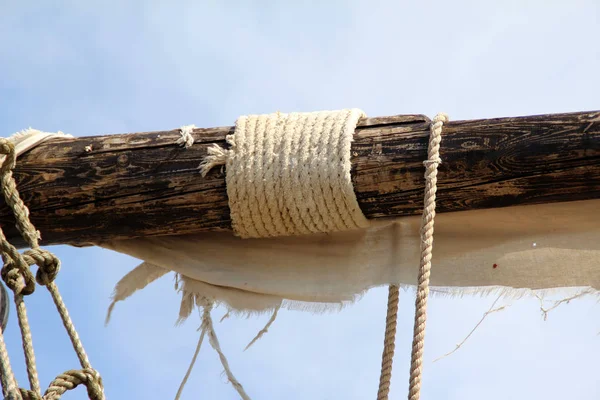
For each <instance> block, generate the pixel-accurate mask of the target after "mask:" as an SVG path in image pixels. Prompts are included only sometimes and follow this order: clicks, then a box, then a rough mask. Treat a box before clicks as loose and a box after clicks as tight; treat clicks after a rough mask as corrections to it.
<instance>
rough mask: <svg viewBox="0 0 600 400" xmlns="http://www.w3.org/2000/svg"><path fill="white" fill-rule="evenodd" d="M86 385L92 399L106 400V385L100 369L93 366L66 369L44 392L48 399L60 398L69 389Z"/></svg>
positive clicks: (45, 397) (56, 399)
mask: <svg viewBox="0 0 600 400" xmlns="http://www.w3.org/2000/svg"><path fill="white" fill-rule="evenodd" d="M82 384H83V385H85V387H86V388H87V392H88V397H89V398H90V400H104V387H103V385H102V378H101V377H100V374H99V373H98V371H96V370H95V369H92V368H85V369H80V370H73V369H72V370H69V371H65V372H63V373H62V374H60V375H59V376H57V377H56V378H55V379H54V380H53V381H52V383H50V386H49V387H48V389H47V390H46V393H44V399H45V400H46V399H47V400H58V399H60V397H61V396H62V395H63V394H64V393H65V392H67V391H68V390H72V389H75V388H76V387H77V386H79V385H82Z"/></svg>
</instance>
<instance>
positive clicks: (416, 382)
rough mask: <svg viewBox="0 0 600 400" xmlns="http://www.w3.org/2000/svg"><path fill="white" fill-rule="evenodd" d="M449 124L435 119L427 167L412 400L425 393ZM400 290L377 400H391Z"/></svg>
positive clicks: (392, 291) (394, 297)
mask: <svg viewBox="0 0 600 400" xmlns="http://www.w3.org/2000/svg"><path fill="white" fill-rule="evenodd" d="M447 121H448V116H447V115H446V114H442V113H441V114H438V115H436V116H435V118H434V119H433V123H432V124H431V128H430V135H429V147H428V155H427V160H426V161H424V162H423V164H424V165H425V199H424V206H423V220H422V224H421V262H420V266H419V277H418V288H417V297H416V303H415V309H416V310H415V327H414V335H413V347H412V354H411V368H410V387H409V399H410V400H418V399H419V396H420V390H421V374H422V369H421V365H422V364H423V343H424V340H425V322H426V319H427V297H428V295H429V275H430V271H431V256H432V250H433V221H434V218H435V194H436V191H437V168H438V165H439V164H440V163H441V162H442V160H441V159H440V142H441V140H442V136H441V135H442V127H443V125H444V122H447ZM399 292H400V291H399V288H398V286H396V285H390V287H389V293H388V302H387V316H386V319H385V338H384V344H383V355H382V357H381V358H382V360H381V373H380V375H379V390H378V392H377V400H387V399H388V396H389V393H390V383H391V380H392V365H393V361H394V351H395V349H396V344H395V340H396V324H397V319H398V298H399Z"/></svg>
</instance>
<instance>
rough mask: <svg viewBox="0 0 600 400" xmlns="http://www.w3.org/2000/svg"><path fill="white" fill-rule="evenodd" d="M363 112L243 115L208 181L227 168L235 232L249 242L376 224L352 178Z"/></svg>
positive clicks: (211, 158)
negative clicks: (353, 147)
mask: <svg viewBox="0 0 600 400" xmlns="http://www.w3.org/2000/svg"><path fill="white" fill-rule="evenodd" d="M363 117H365V114H364V112H362V111H361V110H358V109H349V110H341V111H320V112H311V113H290V114H284V113H279V112H278V113H274V114H265V115H251V116H242V117H240V118H238V120H237V121H236V126H235V132H234V133H233V134H232V135H229V136H228V137H227V143H228V144H229V145H230V149H228V150H225V149H222V148H221V147H219V146H217V145H213V146H212V147H210V148H209V150H208V151H209V153H208V156H207V157H206V158H205V160H204V161H203V163H202V164H201V165H200V170H201V172H202V174H203V175H206V173H208V171H210V169H212V168H213V167H215V166H217V165H225V166H226V181H227V194H228V197H229V207H230V210H231V220H232V226H233V230H234V232H235V233H236V235H238V236H241V237H243V238H259V237H274V236H290V235H301V234H311V233H318V232H335V231H344V230H349V229H356V228H365V227H367V226H369V222H368V220H367V219H366V218H365V216H364V215H363V213H362V211H361V210H360V208H359V205H358V201H357V200H356V195H355V193H354V188H353V185H352V179H351V176H350V168H351V164H350V144H351V142H352V137H353V134H354V130H355V128H356V125H357V123H358V121H359V120H360V118H363Z"/></svg>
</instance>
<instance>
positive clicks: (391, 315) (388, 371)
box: [377, 285, 400, 400]
mask: <svg viewBox="0 0 600 400" xmlns="http://www.w3.org/2000/svg"><path fill="white" fill-rule="evenodd" d="M399 295H400V289H399V288H398V286H395V285H390V288H389V291H388V303H387V304H388V305H387V316H386V317H385V339H384V342H383V355H382V356H381V374H380V375H379V390H378V392H377V400H387V398H388V395H389V393H390V382H391V380H392V364H393V362H394V351H395V350H396V322H397V319H398V298H399Z"/></svg>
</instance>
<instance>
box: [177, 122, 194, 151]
mask: <svg viewBox="0 0 600 400" xmlns="http://www.w3.org/2000/svg"><path fill="white" fill-rule="evenodd" d="M194 129H196V125H184V126H182V127H181V128H179V133H180V134H181V137H180V138H179V139H177V141H176V142H175V143H177V144H178V145H180V146H182V147H183V148H185V149H187V148H190V147H192V145H193V144H194V136H192V132H193V131H194Z"/></svg>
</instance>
